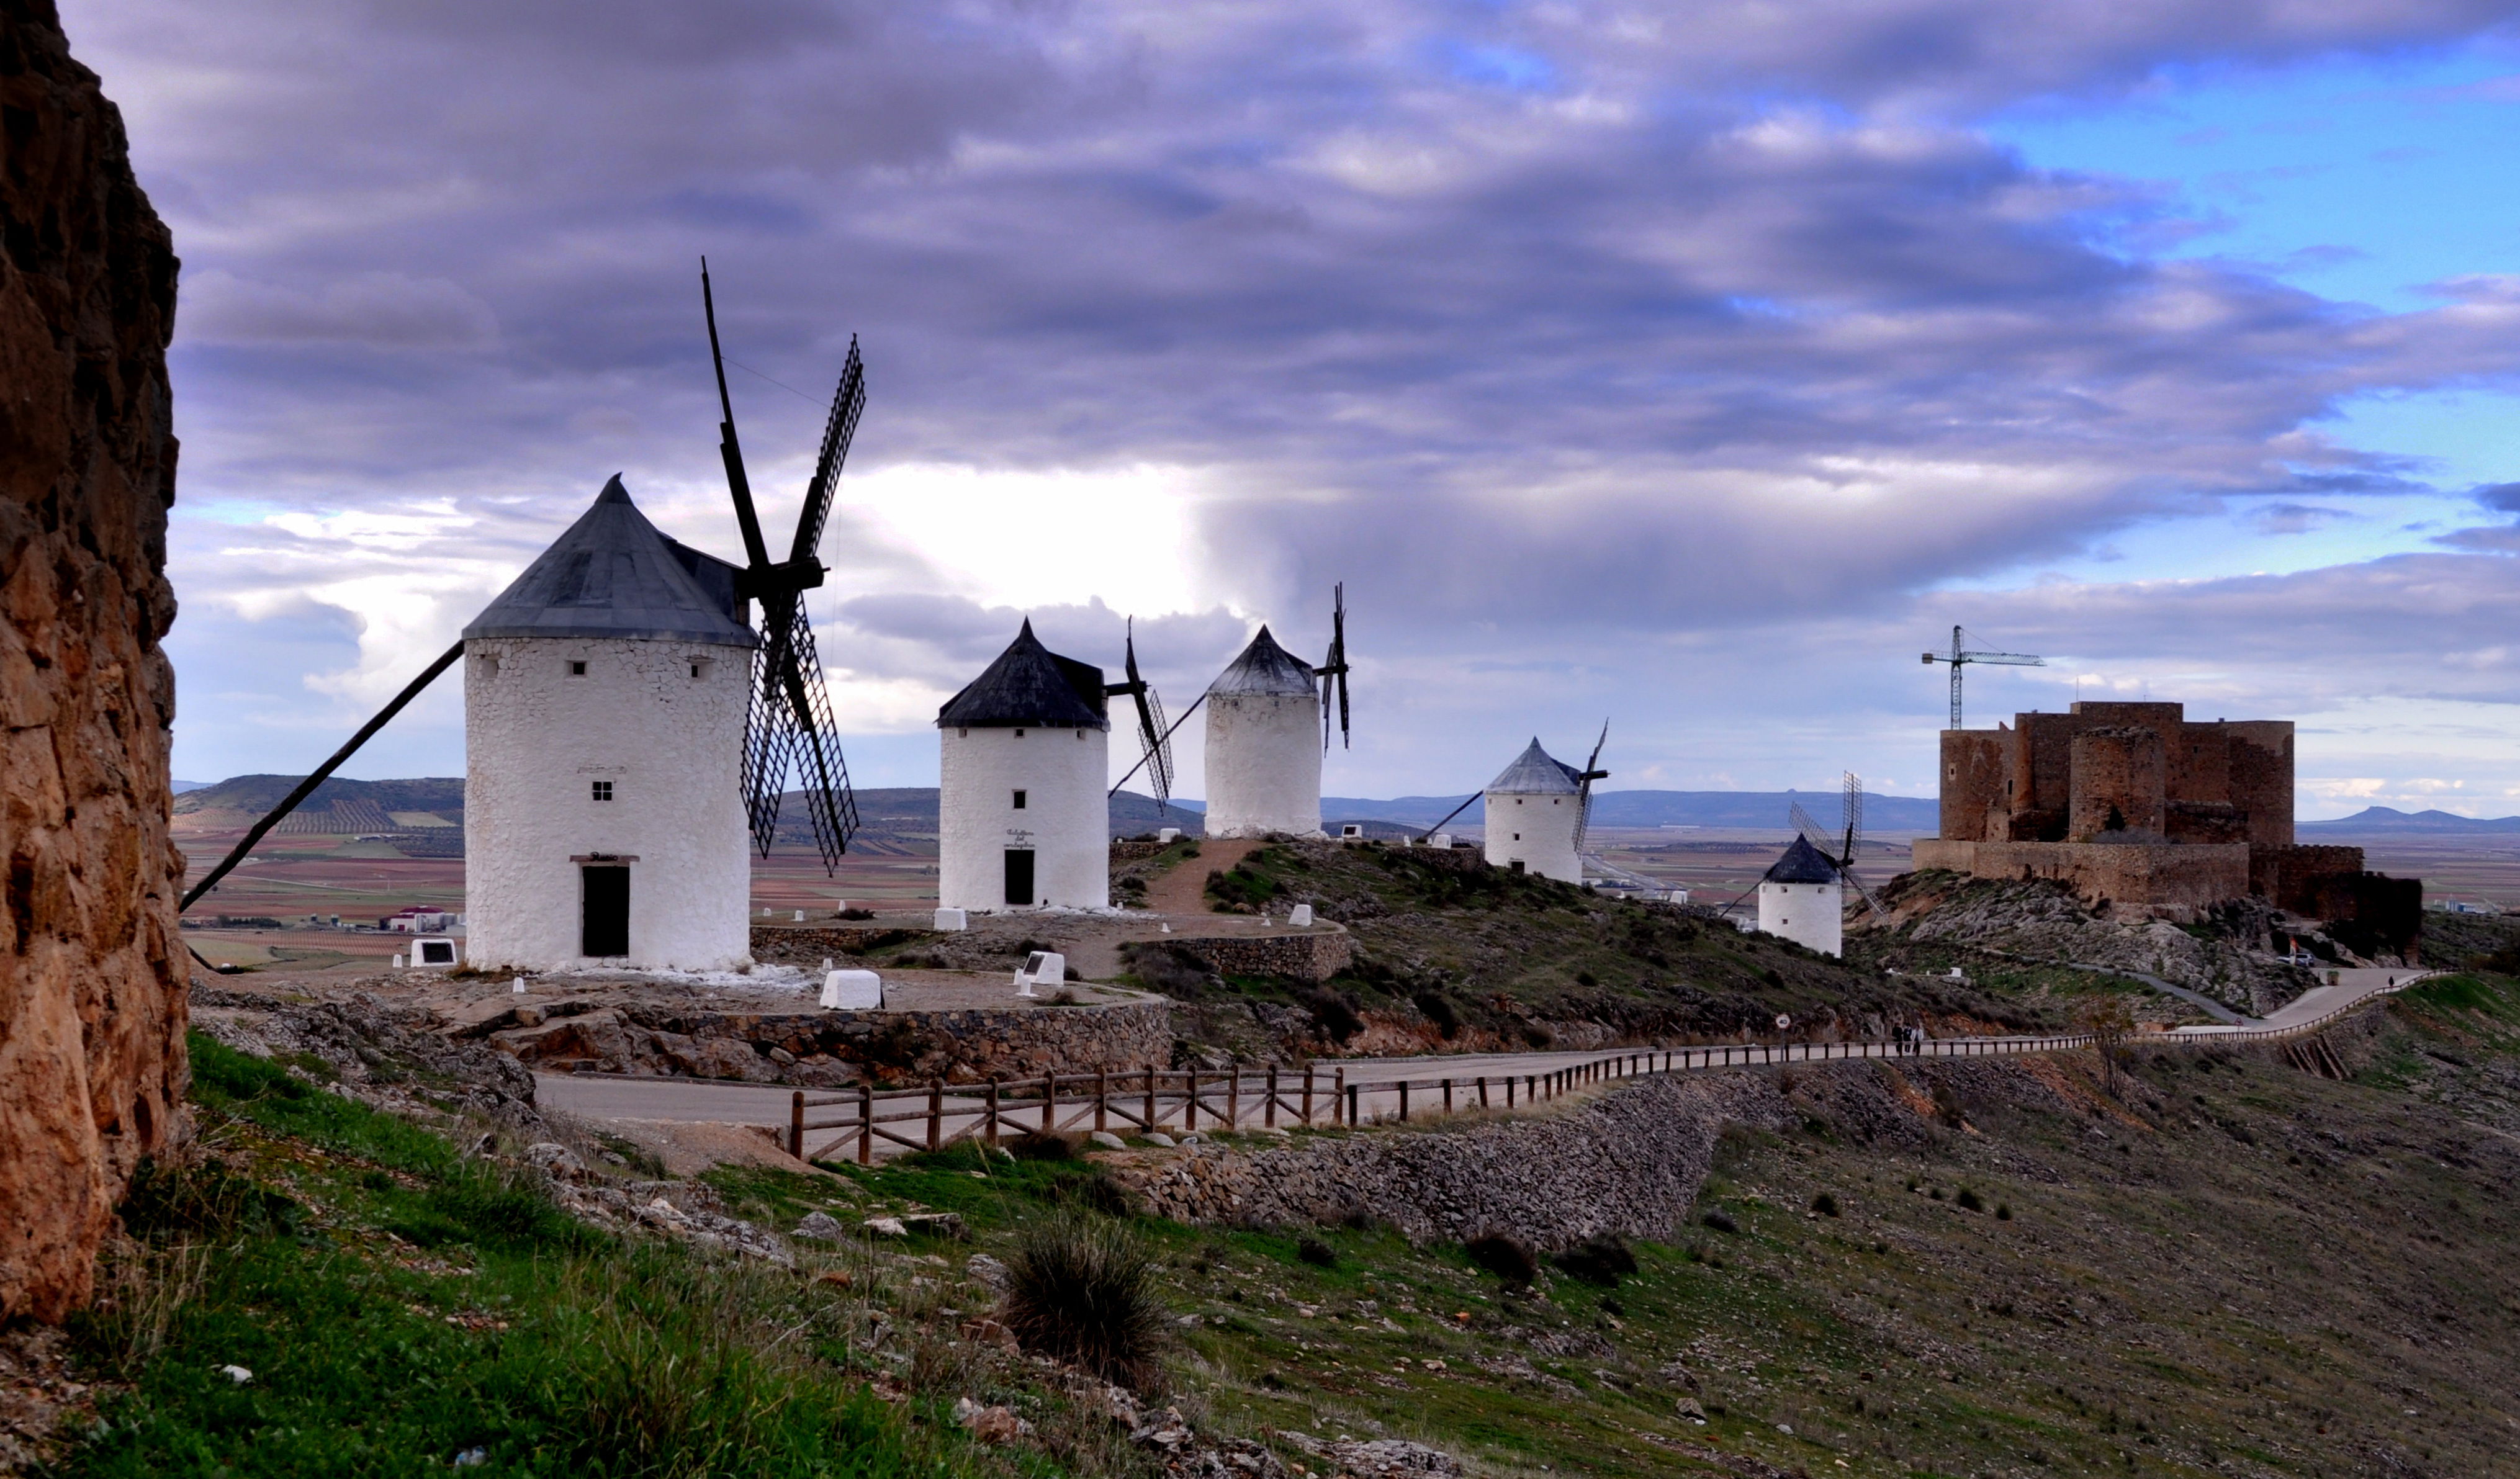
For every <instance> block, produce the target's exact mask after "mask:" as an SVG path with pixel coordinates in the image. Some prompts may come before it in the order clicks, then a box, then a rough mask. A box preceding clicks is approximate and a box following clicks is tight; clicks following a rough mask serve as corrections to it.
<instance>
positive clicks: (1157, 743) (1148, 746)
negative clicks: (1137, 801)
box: [1121, 617, 1173, 810]
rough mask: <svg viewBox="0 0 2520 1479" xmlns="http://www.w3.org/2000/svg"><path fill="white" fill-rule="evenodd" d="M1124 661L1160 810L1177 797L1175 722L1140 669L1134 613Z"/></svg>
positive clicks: (1149, 780)
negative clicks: (1170, 722) (1168, 719)
mask: <svg viewBox="0 0 2520 1479" xmlns="http://www.w3.org/2000/svg"><path fill="white" fill-rule="evenodd" d="M1122 664H1123V666H1124V668H1125V669H1126V671H1127V673H1128V676H1129V681H1128V682H1127V683H1125V684H1122V685H1121V687H1122V688H1124V689H1125V690H1127V691H1128V694H1129V695H1130V696H1131V697H1132V698H1134V699H1136V700H1137V704H1138V748H1139V751H1140V753H1141V754H1142V755H1143V756H1144V757H1145V758H1144V761H1143V762H1142V763H1143V768H1144V769H1145V770H1146V773H1147V784H1148V788H1149V789H1151V790H1152V791H1153V792H1154V793H1155V806H1156V808H1157V809H1158V810H1160V809H1161V808H1163V807H1166V806H1170V805H1171V804H1172V799H1173V732H1172V726H1170V725H1168V724H1166V723H1164V700H1163V699H1162V697H1161V696H1159V695H1157V694H1156V693H1155V686H1154V685H1153V684H1151V683H1148V681H1147V680H1146V678H1145V677H1144V676H1142V675H1141V674H1140V673H1139V672H1138V634H1137V620H1136V618H1134V617H1132V618H1131V619H1130V622H1129V631H1128V638H1127V645H1126V647H1125V648H1124V649H1123V657H1122Z"/></svg>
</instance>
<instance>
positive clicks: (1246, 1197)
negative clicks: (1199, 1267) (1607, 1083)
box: [1116, 1073, 1791, 1251]
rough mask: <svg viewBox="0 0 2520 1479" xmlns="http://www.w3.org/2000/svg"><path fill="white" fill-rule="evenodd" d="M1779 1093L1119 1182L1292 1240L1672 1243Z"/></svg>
mask: <svg viewBox="0 0 2520 1479" xmlns="http://www.w3.org/2000/svg"><path fill="white" fill-rule="evenodd" d="M1790 1112H1791V1109H1790V1106H1789V1104H1788V1103H1787V1101H1786V1098H1785V1096H1784V1094H1783V1093H1782V1092H1781V1091H1780V1090H1779V1088H1778V1081H1777V1079H1776V1078H1775V1077H1773V1076H1770V1075H1764V1074H1747V1073H1735V1074H1718V1075H1713V1076H1707V1077H1697V1078H1684V1077H1661V1078H1650V1079H1645V1080H1643V1081H1642V1082H1639V1083H1636V1084H1633V1085H1630V1086H1628V1087H1626V1088H1622V1089H1619V1090H1616V1091H1613V1092H1612V1093H1610V1094H1607V1095H1604V1096H1602V1097H1601V1098H1598V1099H1594V1100H1592V1101H1590V1102H1585V1103H1580V1104H1577V1105H1574V1106H1571V1107H1569V1108H1567V1109H1565V1110H1563V1111H1562V1112H1559V1113H1554V1114H1548V1115H1543V1116H1540V1117H1536V1118H1532V1119H1523V1120H1503V1121H1490V1122H1483V1123H1482V1122H1470V1121H1461V1122H1455V1123H1454V1124H1451V1125H1446V1126H1439V1127H1436V1128H1432V1129H1428V1130H1424V1131H1403V1130H1390V1131H1379V1132H1370V1133H1366V1134H1359V1135H1352V1136H1345V1137H1339V1138H1335V1139H1332V1138H1327V1137H1325V1138H1318V1139H1309V1140H1307V1141H1306V1142H1305V1143H1300V1144H1296V1145H1292V1146H1289V1147H1287V1148H1285V1149H1279V1150H1263V1151H1259V1152H1257V1153H1247V1152H1244V1151H1241V1150H1238V1149H1232V1148H1223V1147H1209V1146H1204V1145H1201V1146H1193V1148H1192V1149H1191V1151H1190V1152H1189V1153H1187V1154H1182V1155H1175V1156H1169V1157H1164V1158H1160V1159H1149V1160H1146V1161H1143V1162H1141V1163H1139V1164H1137V1165H1134V1166H1124V1167H1122V1168H1120V1169H1119V1170H1118V1171H1117V1172H1116V1174H1117V1176H1118V1178H1119V1179H1120V1180H1121V1181H1122V1182H1123V1183H1124V1184H1127V1185H1129V1186H1130V1187H1131V1188H1133V1189H1134V1190H1135V1191H1136V1192H1137V1193H1138V1194H1139V1195H1140V1196H1141V1197H1142V1198H1143V1199H1144V1200H1145V1201H1146V1203H1147V1205H1148V1209H1149V1210H1150V1211H1152V1212H1153V1213H1155V1214H1156V1215H1157V1216H1161V1217H1169V1218H1173V1219H1176V1220H1178V1221H1182V1222H1193V1223H1211V1224H1223V1225H1229V1226H1245V1225H1247V1226H1261V1227H1283V1226H1294V1225H1301V1224H1304V1223H1329V1222H1336V1221H1338V1220H1340V1219H1341V1218H1344V1217H1347V1216H1350V1215H1352V1214H1355V1213H1358V1212H1363V1213H1366V1214H1369V1215H1371V1216H1373V1217H1375V1218H1379V1219H1381V1220H1382V1221H1384V1222H1387V1223H1390V1224H1391V1225H1392V1226H1393V1227H1395V1228H1397V1229H1398V1230H1399V1231H1400V1233H1401V1234H1402V1235H1403V1236H1405V1237H1407V1238H1409V1239H1410V1240H1411V1241H1412V1242H1420V1243H1423V1242H1437V1241H1448V1240H1453V1239H1459V1238H1463V1237H1469V1236H1474V1235H1476V1234H1477V1233H1483V1232H1490V1231H1501V1232H1506V1233H1512V1234H1513V1235H1515V1236H1517V1237H1521V1238H1524V1239H1526V1240H1527V1241H1529V1242H1531V1243H1532V1244H1533V1245H1534V1246H1536V1247H1538V1248H1540V1249H1542V1250H1544V1251H1553V1250H1556V1249H1561V1248H1567V1247H1572V1246H1573V1245H1575V1244H1576V1243H1579V1242H1582V1241H1583V1240H1584V1239H1586V1238H1588V1237H1591V1236H1594V1235H1595V1234H1597V1233H1623V1234H1627V1235H1631V1236H1637V1237H1645V1238H1651V1239H1654V1240H1657V1241H1668V1240H1669V1239H1670V1238H1671V1237H1672V1236H1673V1235H1674V1234H1675V1233H1677V1232H1678V1231H1679V1230H1680V1229H1681V1227H1682V1226H1683V1225H1685V1224H1686V1223H1687V1221H1688V1211H1689V1207H1690V1206H1691V1204H1693V1203H1694V1202H1695V1201H1696V1200H1697V1191H1698V1188H1699V1187H1700V1186H1701V1185H1703V1184H1704V1182H1705V1180H1706V1173H1707V1171H1708V1170H1709V1169H1710V1167H1711V1166H1712V1165H1713V1163H1714V1156H1715V1143H1716V1140H1717V1138H1718V1137H1720V1136H1721V1135H1722V1134H1723V1132H1724V1129H1725V1127H1726V1126H1728V1125H1733V1124H1747V1125H1754V1126H1758V1127H1761V1128H1767V1129H1775V1128H1779V1127H1781V1126H1783V1125H1785V1124H1786V1123H1788V1122H1789V1120H1788V1116H1789V1114H1790Z"/></svg>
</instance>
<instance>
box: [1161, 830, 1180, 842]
mask: <svg viewBox="0 0 2520 1479" xmlns="http://www.w3.org/2000/svg"><path fill="white" fill-rule="evenodd" d="M1155 840H1156V841H1158V842H1178V841H1180V840H1181V829H1180V828H1178V827H1163V828H1157V829H1155Z"/></svg>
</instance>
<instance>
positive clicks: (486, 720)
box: [464, 638, 752, 970]
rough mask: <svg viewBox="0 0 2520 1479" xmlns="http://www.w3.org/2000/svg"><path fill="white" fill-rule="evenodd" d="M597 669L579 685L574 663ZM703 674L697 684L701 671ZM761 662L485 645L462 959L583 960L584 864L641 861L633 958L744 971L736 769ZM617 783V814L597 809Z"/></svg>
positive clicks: (564, 642) (546, 965) (595, 647)
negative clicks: (749, 694) (602, 784)
mask: <svg viewBox="0 0 2520 1479" xmlns="http://www.w3.org/2000/svg"><path fill="white" fill-rule="evenodd" d="M573 661H575V662H583V663H585V664H586V672H585V674H584V675H583V676H573V675H571V674H570V672H569V664H570V663H571V662H573ZM695 665H697V667H698V669H699V674H698V676H697V677H695V676H693V668H694V667H695ZM751 673H752V654H751V653H750V652H749V651H747V650H743V649H742V648H732V647H711V646H707V645H704V644H699V643H681V642H633V641H622V640H604V641H594V640H579V639H568V638H530V639H527V638H476V639H474V640H472V641H470V642H468V643H466V644H465V654H464V740H465V794H464V851H465V894H464V897H465V913H466V915H467V917H468V922H467V927H468V931H469V933H468V938H467V940H466V949H465V953H466V958H467V959H468V960H469V961H470V962H471V963H472V964H475V965H480V966H484V967H494V968H507V967H514V968H520V969H526V970H551V969H563V968H567V967H570V966H577V965H586V964H594V963H592V962H590V961H589V960H588V959H587V958H586V957H584V956H582V955H580V954H579V953H578V945H579V939H580V937H579V925H580V922H581V919H580V905H581V902H582V901H581V897H580V894H581V884H580V880H579V872H578V871H579V867H580V865H579V864H578V863H576V862H573V861H571V860H572V859H576V858H582V857H587V856H591V855H595V854H610V855H613V856H616V857H624V858H635V859H636V860H637V861H636V862H633V863H631V864H629V865H628V866H629V869H630V954H629V956H628V958H627V961H626V963H625V962H623V961H622V958H619V957H613V958H611V963H612V964H632V965H641V966H650V967H666V968H677V969H686V970H725V969H732V968H734V967H735V966H738V965H741V964H745V963H746V962H747V961H748V960H749V959H750V956H749V954H748V943H749V934H748V925H749V920H748V919H746V918H745V915H746V912H747V907H748V904H749V899H750V888H751V870H750V858H749V856H748V855H747V853H746V851H745V846H746V833H745V826H744V816H743V797H742V787H741V781H740V771H741V766H742V744H743V713H744V700H745V695H746V691H747V689H748V687H749V685H750V681H751ZM599 781H607V782H609V783H611V786H612V799H610V800H609V801H598V800H596V799H594V784H595V783H596V782H599Z"/></svg>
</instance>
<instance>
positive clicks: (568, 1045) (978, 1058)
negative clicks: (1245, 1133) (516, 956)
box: [473, 1001, 1173, 1088]
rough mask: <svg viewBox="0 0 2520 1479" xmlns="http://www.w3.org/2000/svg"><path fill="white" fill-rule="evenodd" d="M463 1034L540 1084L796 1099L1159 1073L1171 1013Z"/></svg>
mask: <svg viewBox="0 0 2520 1479" xmlns="http://www.w3.org/2000/svg"><path fill="white" fill-rule="evenodd" d="M572 1007H574V1008H581V1009H579V1010H576V1011H571V1010H570V1009H569V1008H572ZM473 1031H474V1032H475V1033H477V1034H479V1035H482V1036H486V1037H487V1038H489V1040H490V1042H491V1043H492V1044H493V1045H494V1046H496V1047H498V1048H499V1049H501V1050H502V1051H504V1052H507V1053H513V1054H515V1055H516V1056H517V1058H518V1059H519V1060H521V1061H523V1062H524V1063H526V1064H527V1065H529V1066H531V1067H534V1068H538V1069H542V1070H544V1071H546V1072H562V1073H566V1072H604V1073H641V1074H659V1075H687V1076H691V1077H697V1078H728V1079H743V1080H746V1081H749V1082H752V1083H760V1084H794V1085H796V1086H798V1087H800V1088H832V1087H836V1086H838V1085H841V1084H853V1083H856V1082H857V1081H858V1080H860V1079H862V1078H867V1077H873V1078H875V1079H877V1080H879V1081H887V1082H889V1081H905V1082H915V1081H924V1080H928V1079H939V1078H941V1079H944V1080H946V1081H948V1082H951V1083H974V1082H979V1081H982V1080H986V1079H990V1078H1029V1077H1032V1076H1034V1075H1037V1074H1041V1073H1047V1072H1056V1073H1082V1072H1092V1071H1093V1070H1095V1069H1097V1068H1114V1069H1117V1068H1143V1067H1146V1066H1148V1065H1149V1064H1152V1065H1154V1066H1156V1067H1165V1066H1169V1064H1170V1063H1171V1060H1172V1043H1173V1028H1172V1004H1171V1003H1170V1002H1164V1001H1154V1002H1126V1003H1120V1004H1117V1005H1111V1006H1097V1007H1032V1008H1020V1009H1010V1010H988V1009H977V1008H975V1009H969V1010H960V1011H816V1012H793V1013H779V1014H756V1013H740V1012H684V1011H674V1010H670V1009H665V1008H636V1007H632V1008H592V1007H590V1006H589V1005H588V1004H584V1003H570V1002H563V1003H561V1004H559V1005H558V1006H557V1007H552V1008H520V1009H518V1010H517V1011H512V1012H507V1013H503V1014H502V1015H500V1016H497V1017H493V1018H491V1019H490V1020H489V1021H487V1022H484V1023H482V1024H481V1025H480V1027H477V1028H475V1029H473Z"/></svg>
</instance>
